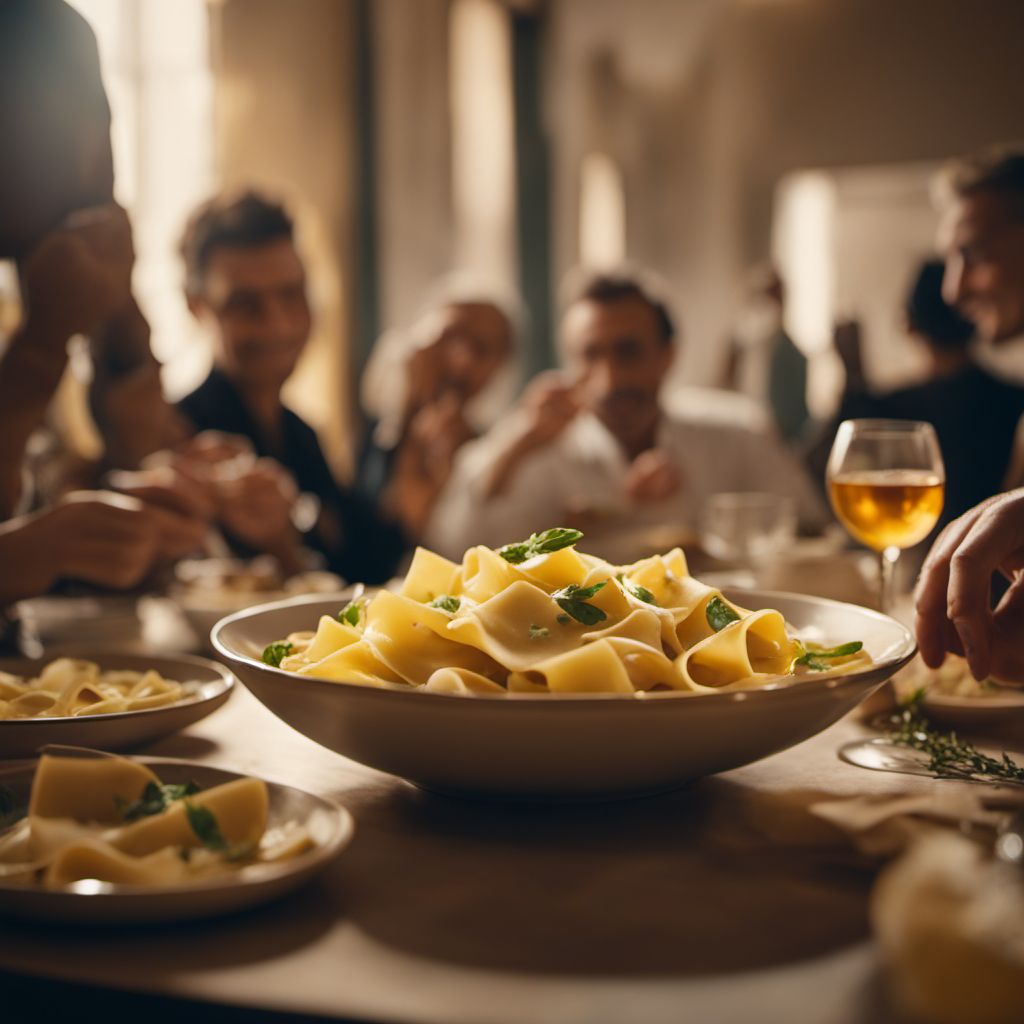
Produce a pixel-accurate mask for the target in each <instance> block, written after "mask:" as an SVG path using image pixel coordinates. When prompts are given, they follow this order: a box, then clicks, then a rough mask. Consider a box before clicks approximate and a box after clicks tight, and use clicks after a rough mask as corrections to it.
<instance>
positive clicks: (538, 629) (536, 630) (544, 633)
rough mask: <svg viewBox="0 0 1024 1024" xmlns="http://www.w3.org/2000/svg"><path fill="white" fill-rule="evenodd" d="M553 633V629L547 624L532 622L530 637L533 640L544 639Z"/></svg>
mask: <svg viewBox="0 0 1024 1024" xmlns="http://www.w3.org/2000/svg"><path fill="white" fill-rule="evenodd" d="M550 635H551V630H550V629H548V627H547V626H538V625H537V623H536V622H531V623H530V639H531V640H544V639H546V638H547V637H548V636H550Z"/></svg>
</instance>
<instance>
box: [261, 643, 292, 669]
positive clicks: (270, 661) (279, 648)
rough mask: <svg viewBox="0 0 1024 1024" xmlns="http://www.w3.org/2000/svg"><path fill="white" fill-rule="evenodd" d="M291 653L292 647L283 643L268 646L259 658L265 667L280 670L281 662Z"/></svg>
mask: <svg viewBox="0 0 1024 1024" xmlns="http://www.w3.org/2000/svg"><path fill="white" fill-rule="evenodd" d="M291 653H292V645H291V644H290V643H288V642H287V641H285V642H284V643H280V644H270V645H268V646H267V647H264V648H263V654H262V655H261V658H262V660H263V663H264V664H265V665H273V667H274V668H280V667H281V662H282V660H283V659H285V658H287V657H288V655H289V654H291Z"/></svg>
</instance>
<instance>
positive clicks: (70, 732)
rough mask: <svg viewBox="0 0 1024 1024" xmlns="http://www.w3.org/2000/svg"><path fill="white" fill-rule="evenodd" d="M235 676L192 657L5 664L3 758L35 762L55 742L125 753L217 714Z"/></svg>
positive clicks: (0, 684) (99, 652) (106, 655)
mask: <svg viewBox="0 0 1024 1024" xmlns="http://www.w3.org/2000/svg"><path fill="white" fill-rule="evenodd" d="M234 683H235V677H234V676H233V675H232V674H231V672H230V671H229V670H228V669H227V668H225V667H224V666H223V665H220V664H218V663H217V662H214V661H210V660H208V659H206V658H197V657H192V656H191V655H184V654H182V655H174V656H169V655H156V654H152V655H151V654H118V653H115V652H112V651H108V650H104V649H98V648H97V649H95V650H90V649H89V648H86V647H82V648H76V649H75V650H74V653H73V655H70V656H68V655H66V656H53V657H48V658H36V659H29V658H22V659H9V658H8V659H3V660H0V759H3V758H15V757H34V756H35V755H36V754H37V753H38V752H39V750H40V749H41V748H42V747H44V746H46V745H47V744H50V743H65V744H71V745H74V746H84V747H95V748H97V749H102V750H126V749H129V748H131V747H136V746H140V745H142V744H144V743H149V742H150V741H152V740H155V739H159V738H160V737H162V736H168V735H170V734H171V733H174V732H178V731H179V730H180V729H184V728H185V727H186V726H187V725H191V724H192V723H193V722H198V721H199V720H200V719H201V718H205V717H206V716H207V715H209V714H211V713H212V712H213V711H216V710H217V708H219V707H220V706H221V705H222V704H223V703H224V702H225V701H226V700H227V699H228V698H229V697H230V696H231V690H232V687H233V686H234Z"/></svg>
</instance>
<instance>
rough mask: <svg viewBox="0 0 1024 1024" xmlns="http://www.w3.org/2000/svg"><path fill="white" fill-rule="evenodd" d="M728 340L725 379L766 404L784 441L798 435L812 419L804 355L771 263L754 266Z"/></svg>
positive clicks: (793, 441)
mask: <svg viewBox="0 0 1024 1024" xmlns="http://www.w3.org/2000/svg"><path fill="white" fill-rule="evenodd" d="M747 290H748V297H747V301H746V305H745V308H744V310H743V312H742V314H741V316H740V318H739V321H738V323H737V325H736V334H735V337H733V339H732V340H731V347H730V353H729V365H728V367H727V370H726V378H727V381H726V383H727V385H728V386H729V387H731V388H733V389H734V390H738V391H741V392H742V393H743V394H746V395H748V396H749V397H751V398H753V399H755V400H756V401H758V402H760V403H761V404H763V405H766V406H767V408H768V409H769V410H770V412H771V415H772V418H773V420H774V421H775V427H776V429H777V430H778V433H779V436H780V437H781V438H782V439H783V441H785V442H786V443H787V444H790V445H793V444H796V443H797V442H799V441H801V440H802V439H803V438H804V436H805V434H806V432H807V430H808V428H809V426H810V423H811V416H810V413H809V411H808V409H807V356H805V355H804V354H803V352H801V351H800V349H799V347H798V346H797V344H796V342H794V341H793V339H792V338H791V337H790V336H789V334H788V332H787V331H786V328H785V326H784V322H783V320H784V313H785V303H786V288H785V284H784V283H783V280H782V277H781V276H780V275H779V272H778V271H777V270H776V269H775V267H773V266H770V265H768V266H761V267H757V268H756V269H755V270H754V271H753V272H752V273H751V274H750V278H749V281H748V286H747Z"/></svg>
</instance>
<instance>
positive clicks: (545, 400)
mask: <svg viewBox="0 0 1024 1024" xmlns="http://www.w3.org/2000/svg"><path fill="white" fill-rule="evenodd" d="M519 408H520V410H521V413H522V415H523V419H524V436H525V439H526V440H527V441H528V442H529V443H530V444H532V445H533V446H534V447H542V446H543V445H546V444H549V443H550V442H551V441H554V440H555V438H557V437H558V436H559V435H560V434H561V433H562V432H563V431H564V430H565V428H566V427H568V426H569V424H570V423H572V421H573V420H574V419H575V418H576V415H577V413H579V411H580V408H581V406H580V401H579V398H578V397H577V394H576V389H575V387H574V386H573V385H572V384H571V383H570V382H569V381H568V380H567V379H566V377H565V375H564V374H562V373H560V372H559V371H558V370H548V371H546V372H544V373H540V374H538V375H537V376H536V377H534V378H533V380H531V381H530V383H529V384H528V385H527V387H526V390H525V391H524V392H523V396H522V398H521V399H520V400H519Z"/></svg>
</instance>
